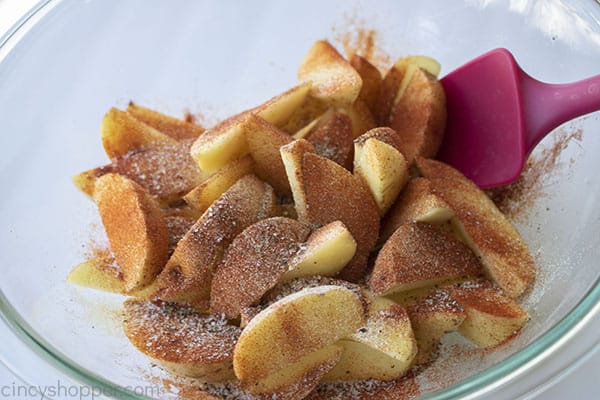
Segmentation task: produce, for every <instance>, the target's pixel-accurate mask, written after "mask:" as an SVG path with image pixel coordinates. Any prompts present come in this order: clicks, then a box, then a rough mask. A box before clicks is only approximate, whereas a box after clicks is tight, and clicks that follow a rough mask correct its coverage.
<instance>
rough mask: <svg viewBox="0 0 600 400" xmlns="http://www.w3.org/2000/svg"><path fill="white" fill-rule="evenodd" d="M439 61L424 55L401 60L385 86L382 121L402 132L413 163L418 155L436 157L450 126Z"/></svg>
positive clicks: (380, 105) (406, 153)
mask: <svg viewBox="0 0 600 400" xmlns="http://www.w3.org/2000/svg"><path fill="white" fill-rule="evenodd" d="M439 69H440V68H439V63H437V61H435V60H433V59H431V58H428V57H423V56H411V57H405V58H403V59H400V60H399V61H398V62H396V64H395V65H394V66H393V67H392V68H391V69H390V71H389V72H388V74H387V75H386V77H385V78H384V81H383V83H382V86H381V91H380V97H379V101H378V106H377V109H378V115H377V118H378V120H379V123H380V124H382V125H386V126H389V127H390V128H392V129H394V130H395V131H396V132H397V133H398V135H400V137H401V139H402V141H401V144H402V147H401V149H400V150H401V152H402V154H403V155H404V157H406V159H407V161H408V163H409V164H412V163H413V161H414V158H415V157H416V156H423V157H434V156H435V155H436V154H437V151H438V149H439V146H440V145H441V143H442V139H443V135H444V128H445V126H446V97H445V94H444V89H443V87H442V85H441V83H440V82H439V81H438V80H437V78H436V76H437V74H438V73H439Z"/></svg>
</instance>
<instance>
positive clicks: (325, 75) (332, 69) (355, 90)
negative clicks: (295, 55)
mask: <svg viewBox="0 0 600 400" xmlns="http://www.w3.org/2000/svg"><path fill="white" fill-rule="evenodd" d="M298 79H299V80H300V81H302V82H312V88H311V91H310V94H311V95H312V96H314V97H316V98H318V99H322V100H324V101H326V102H328V103H330V104H332V105H338V106H349V105H351V104H352V103H354V100H356V98H357V97H358V94H359V93H360V89H361V86H362V79H361V78H360V75H359V74H358V72H356V70H355V69H354V68H352V65H350V63H349V62H348V61H346V60H345V59H344V57H342V55H341V54H340V53H338V51H337V50H336V49H335V48H334V47H333V46H332V45H331V44H330V43H329V42H327V41H326V40H319V41H317V42H315V44H313V46H312V47H311V48H310V50H309V51H308V53H307V54H306V56H305V57H304V59H303V60H302V63H301V64H300V67H299V68H298Z"/></svg>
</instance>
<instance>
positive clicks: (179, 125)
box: [126, 102, 204, 140]
mask: <svg viewBox="0 0 600 400" xmlns="http://www.w3.org/2000/svg"><path fill="white" fill-rule="evenodd" d="M126 111H127V113H128V114H131V115H133V116H134V117H135V118H136V119H137V120H139V121H141V122H143V123H144V124H146V125H148V126H151V127H152V128H154V129H156V130H157V131H159V132H161V133H164V134H165V135H167V136H170V137H172V138H173V139H175V140H183V139H196V138H197V137H198V136H200V135H201V134H202V133H203V132H204V128H203V127H201V126H200V125H196V124H194V123H191V122H188V121H185V120H183V119H179V118H174V117H171V116H169V115H166V114H163V113H160V112H158V111H155V110H151V109H149V108H146V107H142V106H140V105H139V104H135V103H134V102H130V103H129V106H128V107H127V110H126Z"/></svg>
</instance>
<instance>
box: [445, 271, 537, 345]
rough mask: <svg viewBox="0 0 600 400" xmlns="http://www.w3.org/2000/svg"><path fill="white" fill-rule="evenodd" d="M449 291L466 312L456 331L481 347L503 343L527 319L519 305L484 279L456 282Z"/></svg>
mask: <svg viewBox="0 0 600 400" xmlns="http://www.w3.org/2000/svg"><path fill="white" fill-rule="evenodd" d="M449 291H450V296H451V297H452V299H454V300H455V301H456V302H457V303H458V304H460V306H461V307H462V308H463V309H464V310H465V313H466V318H465V320H464V321H463V323H462V324H461V325H460V327H459V328H458V331H459V332H460V333H461V334H462V335H463V336H465V337H466V338H468V339H469V340H471V341H472V342H474V343H475V344H477V345H478V346H480V347H492V346H497V345H499V344H501V343H503V342H505V341H506V340H508V339H509V338H511V337H512V336H514V335H515V334H517V333H518V332H519V331H520V330H521V328H522V327H523V326H524V325H525V324H526V323H527V321H529V315H528V314H527V312H526V311H525V310H523V309H522V308H521V306H519V305H518V304H517V303H516V302H515V301H514V300H512V299H511V298H510V297H508V296H506V295H505V294H504V293H503V292H502V291H501V290H499V289H498V288H495V287H493V286H492V285H489V284H486V283H485V282H483V283H481V284H476V283H475V284H474V283H464V284H459V285H456V286H453V287H451V288H450V289H449Z"/></svg>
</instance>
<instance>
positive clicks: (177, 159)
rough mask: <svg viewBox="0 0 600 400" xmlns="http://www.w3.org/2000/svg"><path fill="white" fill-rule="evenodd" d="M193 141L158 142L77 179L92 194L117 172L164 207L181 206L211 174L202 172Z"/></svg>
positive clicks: (78, 176)
mask: <svg viewBox="0 0 600 400" xmlns="http://www.w3.org/2000/svg"><path fill="white" fill-rule="evenodd" d="M191 145H192V141H191V140H181V141H178V142H175V143H174V144H173V143H170V142H169V143H166V142H161V143H154V144H151V145H149V146H148V147H145V148H143V149H140V150H135V151H132V152H130V153H127V154H125V155H123V156H119V157H116V158H114V159H113V160H112V162H111V164H108V165H105V166H103V167H98V168H94V169H92V170H89V171H85V172H82V173H80V174H79V175H76V176H75V177H73V181H74V183H75V184H76V185H77V187H79V189H81V190H82V191H83V192H84V193H86V194H88V195H90V196H91V195H92V194H93V193H94V185H95V182H96V180H97V179H98V178H99V177H101V176H102V175H105V174H108V173H116V174H120V175H123V176H126V177H127V178H129V179H131V180H133V181H134V182H136V183H137V184H138V185H140V186H141V187H143V188H144V189H145V190H146V191H147V192H148V193H150V194H151V195H154V196H156V197H157V198H158V199H159V200H160V203H161V205H164V206H166V205H169V204H173V203H177V202H179V201H180V200H181V198H182V196H183V195H184V194H186V193H187V192H189V191H190V190H192V189H193V188H194V187H195V186H197V185H198V184H200V182H202V181H204V180H205V179H207V178H208V177H209V176H210V174H208V173H206V172H204V171H201V170H200V169H199V168H198V165H196V163H195V162H194V160H193V159H192V157H191V156H190V147H191Z"/></svg>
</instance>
